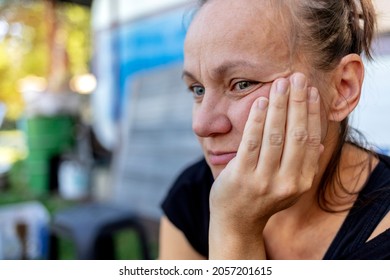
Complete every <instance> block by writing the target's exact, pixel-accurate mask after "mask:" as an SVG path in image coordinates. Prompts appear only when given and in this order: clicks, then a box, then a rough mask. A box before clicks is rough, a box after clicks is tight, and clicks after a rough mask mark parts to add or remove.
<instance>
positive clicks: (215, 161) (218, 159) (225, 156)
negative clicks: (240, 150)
mask: <svg viewBox="0 0 390 280" xmlns="http://www.w3.org/2000/svg"><path fill="white" fill-rule="evenodd" d="M208 155H209V156H208V158H209V163H210V164H211V165H226V164H228V163H229V161H231V160H232V159H233V158H234V157H235V156H236V155H237V152H209V153H208Z"/></svg>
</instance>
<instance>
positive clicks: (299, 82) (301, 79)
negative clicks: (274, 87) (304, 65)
mask: <svg viewBox="0 0 390 280" xmlns="http://www.w3.org/2000/svg"><path fill="white" fill-rule="evenodd" d="M292 84H293V85H294V87H295V88H296V89H304V88H305V86H306V78H305V76H304V75H303V74H300V73H299V74H295V75H294V76H293V77H292Z"/></svg>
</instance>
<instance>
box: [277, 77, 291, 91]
mask: <svg viewBox="0 0 390 280" xmlns="http://www.w3.org/2000/svg"><path fill="white" fill-rule="evenodd" d="M287 87H288V82H287V80H286V79H279V80H277V81H276V92H277V93H279V94H286V93H287Z"/></svg>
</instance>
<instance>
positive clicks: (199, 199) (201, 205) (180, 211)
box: [161, 159, 213, 257]
mask: <svg viewBox="0 0 390 280" xmlns="http://www.w3.org/2000/svg"><path fill="white" fill-rule="evenodd" d="M212 183H213V178H212V174H211V171H210V169H209V167H208V166H207V163H206V162H205V160H204V159H202V160H201V161H199V162H197V163H195V164H193V165H191V166H190V167H188V168H187V169H185V170H184V171H183V172H182V173H181V174H180V175H179V177H178V178H177V179H176V181H175V182H174V184H173V185H172V187H171V189H170V190H169V192H168V194H167V196H166V197H165V199H164V200H163V202H162V205H161V206H162V210H163V212H164V214H165V215H166V217H167V218H168V219H169V220H170V221H171V223H172V224H174V225H175V226H176V227H177V228H178V229H179V230H181V231H182V232H183V234H184V235H185V237H186V238H187V240H188V241H189V243H190V244H191V246H192V247H193V248H194V249H195V250H196V251H197V252H199V253H200V254H201V255H203V256H205V257H207V256H208V226H209V215H210V212H209V193H210V189H211V185H212Z"/></svg>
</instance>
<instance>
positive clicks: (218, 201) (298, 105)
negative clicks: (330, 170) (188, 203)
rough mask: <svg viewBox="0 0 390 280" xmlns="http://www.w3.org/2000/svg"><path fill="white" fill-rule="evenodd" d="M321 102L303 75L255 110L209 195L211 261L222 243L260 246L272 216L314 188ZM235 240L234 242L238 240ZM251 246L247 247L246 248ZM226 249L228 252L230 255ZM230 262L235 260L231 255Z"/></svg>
mask: <svg viewBox="0 0 390 280" xmlns="http://www.w3.org/2000/svg"><path fill="white" fill-rule="evenodd" d="M320 141H321V122H320V98H319V94H318V91H317V89H315V88H310V87H308V86H307V79H306V77H305V76H304V75H303V74H300V73H295V74H293V75H292V76H291V77H290V78H289V79H285V78H282V79H278V80H276V81H274V83H273V85H272V87H271V91H270V96H269V100H268V99H267V98H265V97H260V98H258V99H256V100H255V102H254V103H253V105H252V107H251V111H250V113H249V117H248V120H247V123H246V126H245V129H244V132H243V137H242V140H241V144H240V147H239V149H238V152H237V156H236V157H235V158H234V159H233V160H232V161H230V163H229V164H228V165H227V166H226V168H225V169H224V170H223V171H222V172H221V174H220V175H219V176H218V178H217V179H216V181H215V183H214V185H213V187H212V189H211V194H210V213H211V220H210V256H211V257H213V256H214V257H216V258H224V256H225V257H226V254H225V255H223V252H221V251H219V253H216V250H214V249H216V248H217V247H219V248H220V246H217V243H220V242H222V244H224V243H223V242H225V244H232V243H231V242H233V243H234V245H233V244H232V246H235V248H239V247H240V242H241V241H242V242H245V243H248V242H252V243H253V245H254V247H253V248H254V250H256V249H255V247H256V246H255V245H258V247H257V250H260V251H258V252H257V251H254V252H253V253H254V255H253V256H254V257H255V256H257V257H258V258H261V255H262V253H264V251H263V248H262V245H261V244H262V231H263V229H264V227H265V224H266V223H267V221H268V219H269V217H271V216H272V215H273V214H275V213H276V212H279V211H281V210H283V209H286V208H287V207H289V206H291V205H292V204H293V203H294V202H296V201H297V199H298V198H299V197H300V196H301V195H302V194H303V193H304V192H306V191H308V190H309V189H310V188H311V186H312V183H313V180H314V177H315V175H316V172H317V169H318V161H319V157H320V153H321V149H322V146H321V143H320ZM233 240H234V241H233ZM246 246H248V245H246ZM228 247H229V246H228V245H227V246H226V247H225V248H226V250H225V252H229V251H228V249H227V248H228ZM227 257H234V256H232V255H230V256H227Z"/></svg>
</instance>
